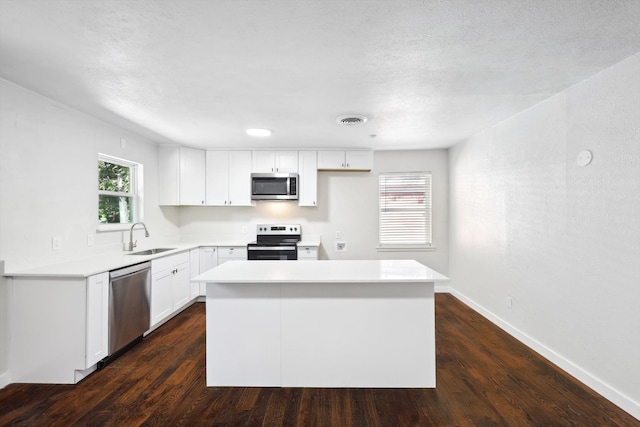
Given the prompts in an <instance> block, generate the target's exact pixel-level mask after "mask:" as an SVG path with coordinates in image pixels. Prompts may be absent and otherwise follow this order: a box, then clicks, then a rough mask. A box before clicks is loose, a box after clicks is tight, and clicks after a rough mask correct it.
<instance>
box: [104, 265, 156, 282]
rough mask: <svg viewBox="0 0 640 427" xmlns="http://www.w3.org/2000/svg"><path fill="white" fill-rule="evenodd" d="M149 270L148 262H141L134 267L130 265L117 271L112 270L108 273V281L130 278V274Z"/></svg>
mask: <svg viewBox="0 0 640 427" xmlns="http://www.w3.org/2000/svg"><path fill="white" fill-rule="evenodd" d="M150 268H151V263H150V262H143V263H140V264H136V265H131V266H129V267H125V268H121V269H119V270H112V271H110V272H109V278H110V279H119V278H122V277H124V276H130V275H132V274H136V273H139V272H141V271H143V270H148V269H150Z"/></svg>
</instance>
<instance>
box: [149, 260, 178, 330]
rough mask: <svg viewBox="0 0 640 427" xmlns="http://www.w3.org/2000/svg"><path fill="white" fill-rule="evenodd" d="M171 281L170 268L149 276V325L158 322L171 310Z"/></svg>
mask: <svg viewBox="0 0 640 427" xmlns="http://www.w3.org/2000/svg"><path fill="white" fill-rule="evenodd" d="M172 282H173V274H172V270H171V269H167V270H163V271H161V272H159V273H155V274H153V275H152V276H151V326H154V325H156V324H158V323H159V322H161V321H162V320H163V319H164V318H165V317H167V316H169V315H170V314H171V313H172V312H173V299H172V296H171V287H172Z"/></svg>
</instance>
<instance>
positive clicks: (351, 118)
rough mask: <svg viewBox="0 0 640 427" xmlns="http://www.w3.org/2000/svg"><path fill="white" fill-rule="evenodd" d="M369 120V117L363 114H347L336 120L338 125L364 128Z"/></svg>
mask: <svg viewBox="0 0 640 427" xmlns="http://www.w3.org/2000/svg"><path fill="white" fill-rule="evenodd" d="M367 120H368V119H367V116H363V115H362V114H345V115H344V116H339V117H338V118H337V119H336V123H338V124H341V125H342V126H348V127H353V126H362V125H363V124H365V123H366V122H367Z"/></svg>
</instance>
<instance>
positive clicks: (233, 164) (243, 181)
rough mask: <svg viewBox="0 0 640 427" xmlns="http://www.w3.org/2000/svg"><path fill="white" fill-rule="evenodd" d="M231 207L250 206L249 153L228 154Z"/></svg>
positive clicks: (231, 152) (232, 152)
mask: <svg viewBox="0 0 640 427" xmlns="http://www.w3.org/2000/svg"><path fill="white" fill-rule="evenodd" d="M228 202H229V203H228V204H229V205H231V206H251V151H230V152H229V200H228Z"/></svg>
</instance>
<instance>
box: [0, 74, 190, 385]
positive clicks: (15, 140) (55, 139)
mask: <svg viewBox="0 0 640 427" xmlns="http://www.w3.org/2000/svg"><path fill="white" fill-rule="evenodd" d="M122 138H124V139H125V140H126V147H125V148H121V139H122ZM99 152H101V153H104V154H110V155H113V156H117V157H122V158H126V159H129V160H133V161H136V162H139V163H142V164H143V165H144V172H145V203H144V210H145V218H144V220H145V222H146V224H147V225H148V226H149V231H150V233H151V235H152V237H151V238H152V239H158V240H162V239H169V238H173V239H177V238H178V228H177V218H178V213H177V210H176V209H175V208H166V209H160V208H159V207H158V203H157V193H158V191H157V187H156V181H157V180H156V178H155V177H156V175H157V163H158V160H157V159H158V154H157V153H158V150H157V146H156V145H155V144H153V143H152V141H148V140H145V139H144V138H141V137H139V136H136V135H133V134H131V133H128V132H126V131H123V130H121V129H119V128H116V127H114V126H111V125H109V124H106V123H104V122H102V121H99V120H97V119H94V118H92V117H89V116H87V115H84V114H81V113H79V112H77V111H74V110H72V109H71V108H68V107H65V106H63V105H61V104H59V103H57V102H55V101H53V100H50V99H48V98H45V97H43V96H40V95H37V94H35V93H33V92H30V91H27V90H25V89H23V88H20V87H18V86H15V85H13V84H12V83H9V82H7V81H3V80H0V260H5V261H6V264H7V265H6V267H7V269H14V268H23V267H24V268H26V267H31V266H37V265H42V264H49V263H55V262H61V261H64V260H66V259H69V258H71V257H82V256H88V255H95V254H99V253H101V252H103V251H107V250H114V249H115V250H121V248H122V247H121V242H122V241H123V233H122V232H111V233H99V234H97V235H96V238H95V246H92V247H88V246H87V235H88V234H90V233H95V232H96V226H97V204H98V197H97V192H96V189H97V179H98V173H97V159H98V153H99ZM140 233H141V232H140ZM53 236H59V237H60V238H61V243H62V248H61V249H60V250H59V251H57V252H53V251H52V249H51V238H52V237H53ZM141 236H142V234H141ZM142 238H143V237H142ZM125 239H126V240H128V236H127V237H125ZM5 286H6V285H5V284H4V283H2V282H0V381H2V379H3V377H2V375H3V374H5V373H6V372H7V359H6V349H7V346H8V343H7V334H6V328H7V319H6V314H7V297H6V289H5ZM2 385H3V384H2V383H0V386H2Z"/></svg>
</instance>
